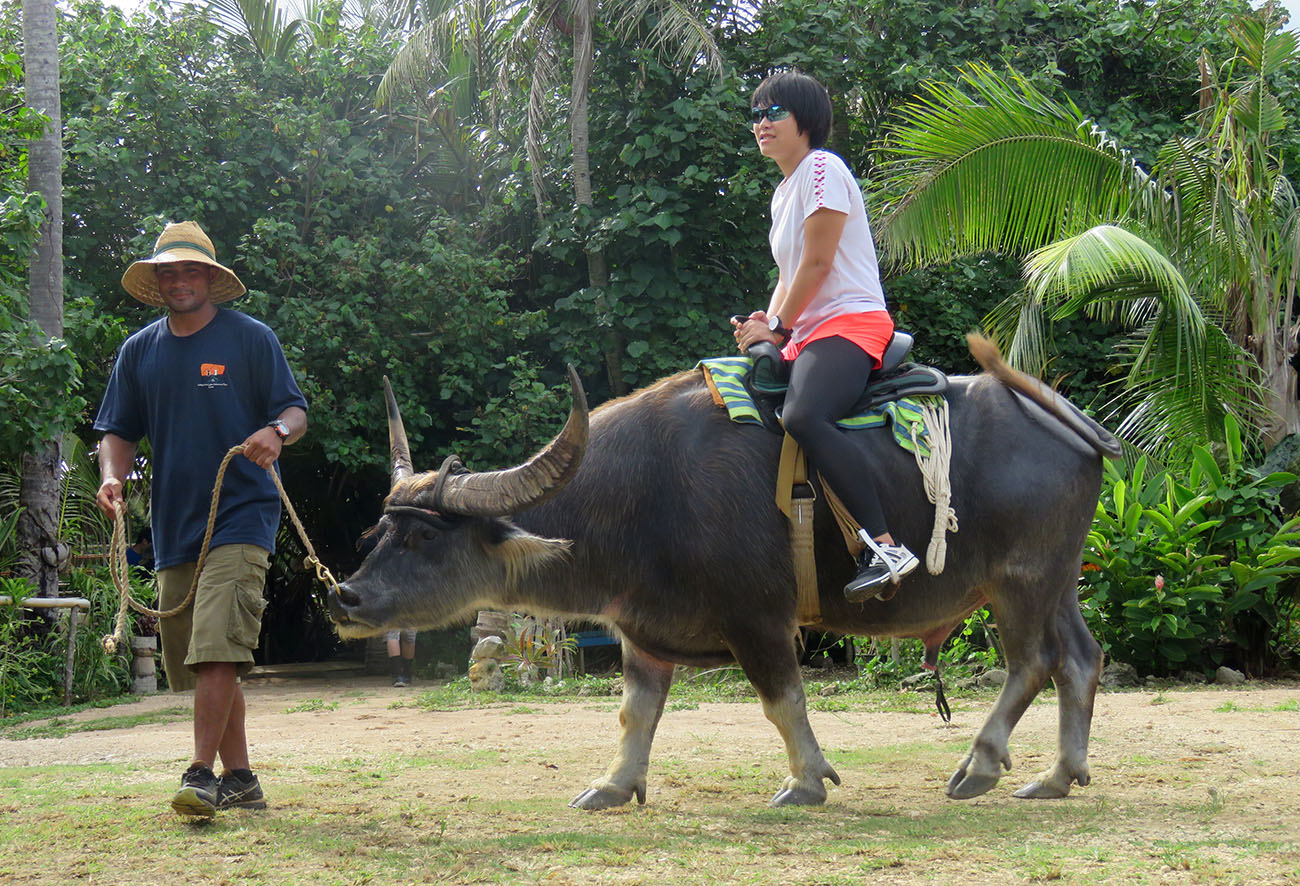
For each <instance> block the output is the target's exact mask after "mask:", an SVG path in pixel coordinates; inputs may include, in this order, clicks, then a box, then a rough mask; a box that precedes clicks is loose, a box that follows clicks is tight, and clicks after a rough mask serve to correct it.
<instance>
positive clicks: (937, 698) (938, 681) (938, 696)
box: [934, 668, 952, 723]
mask: <svg viewBox="0 0 1300 886" xmlns="http://www.w3.org/2000/svg"><path fill="white" fill-rule="evenodd" d="M934 706H935V707H936V708H938V709H939V716H940V717H942V718H943V722H945V723H951V722H952V708H950V707H948V699H947V698H945V697H944V694H943V678H942V677H940V676H939V669H938V668H935V669H934Z"/></svg>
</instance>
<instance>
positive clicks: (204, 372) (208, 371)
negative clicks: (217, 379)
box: [199, 363, 226, 378]
mask: <svg viewBox="0 0 1300 886" xmlns="http://www.w3.org/2000/svg"><path fill="white" fill-rule="evenodd" d="M225 374H226V367H225V366H223V365H222V364H220V363H204V364H203V365H202V366H200V367H199V375H201V376H203V377H204V378H211V377H213V376H215V375H225Z"/></svg>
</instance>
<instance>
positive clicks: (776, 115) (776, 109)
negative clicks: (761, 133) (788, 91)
mask: <svg viewBox="0 0 1300 886" xmlns="http://www.w3.org/2000/svg"><path fill="white" fill-rule="evenodd" d="M789 116H790V109H789V108H786V107H783V106H781V105H772V107H770V108H750V109H749V119H750V120H751V121H752V122H753V124H754V125H755V126H757V125H758V124H760V123H762V122H763V118H764V117H766V118H767V119H769V120H771V121H772V122H773V123H776V122H778V121H780V120H784V119H785V118H786V117H789Z"/></svg>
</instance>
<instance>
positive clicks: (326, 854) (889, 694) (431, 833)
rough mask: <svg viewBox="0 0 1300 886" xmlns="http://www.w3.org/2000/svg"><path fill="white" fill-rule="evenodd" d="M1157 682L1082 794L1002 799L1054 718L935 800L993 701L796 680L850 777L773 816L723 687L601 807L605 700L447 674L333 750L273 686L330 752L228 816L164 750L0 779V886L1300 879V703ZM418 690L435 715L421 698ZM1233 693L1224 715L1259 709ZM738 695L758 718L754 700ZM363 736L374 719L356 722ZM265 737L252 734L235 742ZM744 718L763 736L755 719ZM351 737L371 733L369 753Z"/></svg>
mask: <svg viewBox="0 0 1300 886" xmlns="http://www.w3.org/2000/svg"><path fill="white" fill-rule="evenodd" d="M715 689H716V690H717V691H716V695H714V696H712V697H710V696H709V695H708V694H707V693H708V692H712V691H714V690H715ZM316 691H317V690H314V689H313V690H312V694H315V692H316ZM1162 692H1163V696H1164V697H1165V698H1166V699H1167V700H1168V702H1167V705H1166V706H1165V707H1162V708H1159V709H1158V710H1155V711H1153V709H1152V708H1151V706H1150V696H1149V695H1148V696H1146V697H1139V698H1135V699H1134V700H1133V702H1132V704H1131V705H1125V706H1122V709H1121V706H1120V705H1112V706H1110V710H1108V711H1106V713H1105V717H1104V719H1103V722H1102V723H1101V724H1099V725H1098V726H1096V727H1095V728H1094V733H1095V735H1094V750H1095V753H1094V758H1093V761H1092V773H1093V776H1094V779H1095V780H1094V782H1093V784H1092V785H1091V786H1089V787H1087V788H1076V789H1075V791H1074V793H1072V794H1071V796H1070V797H1069V798H1068V799H1066V800H1062V801H1050V802H1048V801H1043V802H1027V801H1017V800H1013V799H1012V798H1011V796H1010V794H1011V791H1012V790H1014V789H1015V788H1016V787H1019V786H1020V785H1021V784H1023V783H1025V782H1026V781H1028V780H1030V779H1031V778H1032V773H1034V772H1036V771H1038V770H1039V769H1041V768H1042V767H1044V766H1046V765H1048V764H1049V763H1050V760H1051V757H1052V754H1053V747H1054V744H1055V733H1054V725H1053V726H1049V727H1047V728H1045V729H1044V728H1042V727H1039V731H1038V732H1034V731H1032V730H1029V729H1022V730H1021V731H1020V732H1018V733H1017V735H1016V736H1014V737H1013V742H1012V751H1013V754H1014V757H1015V763H1016V771H1015V772H1013V773H1010V774H1009V775H1008V776H1007V778H1006V779H1005V780H1004V782H1003V783H1001V784H999V785H998V786H997V787H996V788H995V789H994V790H993V791H992V792H990V793H989V794H988V795H986V796H985V797H981V798H979V799H976V800H973V801H969V802H956V801H952V800H949V799H947V798H946V797H945V796H944V794H943V790H942V788H943V783H944V782H945V781H946V779H947V777H948V775H949V774H950V773H951V771H952V769H953V768H954V764H955V763H956V761H957V760H958V759H960V757H961V755H962V754H963V753H964V751H965V749H966V748H967V747H969V744H970V741H971V738H972V736H973V734H974V729H975V728H977V726H978V723H979V722H981V721H982V720H983V717H984V714H985V713H986V711H987V709H988V707H989V706H990V705H991V703H992V699H993V697H994V690H978V691H975V690H971V691H963V692H962V693H961V694H960V697H961V700H962V702H963V704H962V705H961V708H962V709H965V710H966V711H968V712H970V713H969V714H968V715H966V716H964V717H963V719H964V722H963V723H962V724H961V726H960V728H952V729H948V728H945V727H942V726H938V725H936V721H935V718H934V716H933V712H932V710H931V707H930V705H931V696H930V694H929V693H928V692H899V691H895V690H875V691H866V690H859V689H849V690H843V691H838V692H836V693H832V694H829V695H826V696H821V695H810V697H809V704H810V706H812V707H815V699H823V700H824V701H825V702H826V707H825V708H824V709H823V710H822V711H821V712H819V714H818V718H816V719H818V721H819V722H820V723H821V724H822V726H823V727H825V726H834V727H835V729H830V728H826V729H821V728H819V733H821V740H822V743H823V748H824V751H825V753H826V756H827V759H828V761H829V762H830V763H831V765H832V766H834V767H835V768H836V769H837V771H838V772H839V773H840V774H841V775H843V776H844V784H843V785H842V786H841V787H834V786H829V790H830V797H829V801H828V803H827V804H826V805H825V806H821V807H815V808H794V809H785V808H782V809H772V808H768V807H767V806H766V805H765V799H766V798H767V797H769V796H771V794H772V793H773V792H774V791H775V790H776V789H777V788H778V787H779V785H780V784H781V782H782V779H784V778H785V777H786V775H787V774H788V764H787V761H786V757H785V753H784V749H783V747H782V746H781V743H780V741H779V740H777V739H776V737H775V734H774V733H769V732H768V730H770V729H771V727H770V725H769V724H766V723H765V722H764V721H762V719H761V715H759V716H757V717H755V716H753V714H752V712H750V713H748V714H747V713H746V712H745V711H742V710H741V709H739V708H738V707H735V706H733V705H731V704H725V705H723V706H719V705H718V704H717V703H718V702H731V701H737V702H739V701H742V700H743V699H741V698H740V697H739V696H736V695H734V694H732V693H731V690H730V688H729V687H726V686H725V685H724V686H722V687H721V688H718V687H705V688H701V687H700V686H698V685H697V686H694V687H692V688H691V689H689V691H687V692H686V693H685V694H683V695H674V696H673V697H672V698H670V702H669V708H668V710H669V715H666V717H665V720H664V722H663V724H662V725H661V729H660V733H661V736H660V739H659V741H657V742H656V745H655V748H654V753H653V755H652V759H651V764H650V782H649V785H648V789H649V790H648V794H649V795H648V803H647V805H645V806H638V805H636V804H635V802H633V803H631V804H629V805H627V806H624V807H620V808H618V809H614V810H608V811H606V812H603V813H584V812H579V811H577V810H573V809H569V808H567V807H566V806H565V805H564V803H565V801H567V800H568V799H569V798H571V797H573V796H574V795H576V794H577V793H578V792H579V791H581V790H582V788H583V786H584V785H585V784H586V783H587V782H588V781H589V780H590V779H592V778H595V777H598V776H599V774H600V773H601V772H602V771H603V768H604V763H605V760H606V758H604V757H603V756H598V757H597V758H596V759H593V754H592V751H591V747H592V746H593V742H591V741H590V740H587V741H586V742H585V743H584V742H582V741H579V740H577V739H578V738H579V736H577V735H576V734H575V728H574V725H573V724H574V723H575V722H577V721H578V718H579V715H580V712H587V711H589V710H592V711H602V712H609V715H610V718H611V720H612V719H616V716H617V715H616V714H615V711H616V710H617V707H618V700H617V699H616V698H613V697H608V696H604V697H596V698H591V699H585V698H583V697H580V696H570V697H567V698H565V697H553V696H551V695H546V694H543V693H541V692H538V693H535V694H522V693H516V694H511V693H506V694H502V695H501V696H496V697H492V698H487V699H485V698H482V697H473V696H471V694H470V693H469V692H468V690H467V689H465V688H463V687H460V688H458V687H452V688H451V689H450V690H445V689H439V690H433V691H430V692H428V693H424V694H423V695H422V696H421V698H420V700H419V702H418V703H417V704H412V703H411V702H412V701H413V700H407V701H405V702H404V703H403V707H405V708H407V709H408V710H407V712H406V713H404V714H403V715H402V716H401V717H400V718H399V717H394V716H392V715H391V714H388V713H386V712H385V709H384V706H385V705H386V704H387V702H386V700H385V698H386V697H385V696H383V695H382V694H380V700H378V701H377V702H372V705H371V711H370V712H368V713H367V717H366V718H364V719H363V720H362V721H361V723H360V724H352V725H353V731H352V732H351V733H349V734H348V735H347V736H346V737H343V738H338V739H337V740H336V737H337V733H335V732H334V731H333V729H334V728H336V727H338V726H341V725H345V724H347V723H350V722H351V718H352V717H353V711H352V709H351V706H350V705H349V704H348V703H347V702H346V701H345V702H344V703H343V704H342V705H341V706H339V707H338V708H337V709H335V708H332V707H325V706H322V707H316V706H315V705H316V703H321V704H324V703H323V702H321V699H319V698H308V699H306V700H299V701H298V703H297V704H295V705H294V706H293V707H291V708H288V710H287V711H286V706H287V705H288V703H289V700H288V699H285V698H276V700H275V701H276V703H275V704H274V711H273V715H274V720H275V723H276V724H277V728H280V729H282V730H285V731H287V732H289V733H290V734H295V735H296V734H297V733H295V732H294V730H300V731H302V732H303V733H304V734H305V733H307V732H309V731H322V732H328V734H329V736H330V744H329V747H330V748H331V750H330V752H328V753H306V752H303V751H302V750H301V748H298V747H294V749H293V750H285V751H284V752H282V753H280V754H278V755H274V756H270V757H267V758H264V759H260V760H258V761H257V763H256V765H257V766H258V772H259V775H260V776H261V778H262V781H263V784H264V786H265V789H266V791H267V796H268V800H269V802H270V808H268V809H267V810H265V811H262V812H255V811H243V810H241V811H234V812H224V813H222V814H220V815H219V816H218V817H217V818H216V819H215V820H214V821H212V822H211V823H208V824H196V823H191V822H187V821H184V820H182V819H180V818H179V817H177V816H175V815H173V814H172V813H171V812H170V811H169V809H168V806H167V801H168V798H169V797H170V795H171V793H172V791H173V790H175V786H176V779H177V776H178V775H179V770H180V768H182V767H183V765H184V764H183V763H181V764H179V765H178V764H176V763H175V761H167V760H161V759H160V760H159V761H158V762H148V763H111V762H99V761H93V762H87V763H85V764H82V765H59V766H12V767H9V768H5V769H0V883H4V884H6V886H9V884H13V886H46V884H49V886H55V884H58V886H64V884H68V883H88V884H98V883H104V884H118V883H131V884H133V886H135V884H139V886H155V884H156V886H172V884H175V883H178V882H184V883H187V884H197V886H219V884H230V886H235V884H237V886H272V884H274V886H280V884H294V886H299V884H301V886H355V884H395V886H405V884H412V883H416V884H424V883H447V884H533V883H546V884H567V886H577V884H583V886H586V884H597V886H603V884H620V886H622V884H654V886H688V884H704V883H710V884H711V883H725V884H745V886H778V884H779V886H831V884H834V886H866V884H875V883H881V884H893V886H938V884H945V886H946V884H961V886H1016V884H1039V883H1044V884H1052V883H1063V884H1070V886H1093V884H1097V886H1130V884H1136V886H1219V884H1242V886H1247V884H1248V886H1283V884H1290V883H1294V882H1300V829H1298V828H1297V827H1296V825H1295V823H1294V816H1293V814H1292V812H1293V809H1294V806H1295V802H1294V800H1295V797H1296V790H1295V788H1294V786H1293V782H1294V772H1295V771H1296V767H1295V765H1294V763H1295V759H1296V758H1295V754H1294V752H1293V751H1292V750H1291V749H1290V745H1289V744H1288V743H1287V741H1288V739H1287V736H1288V735H1289V734H1290V729H1292V728H1293V726H1294V724H1293V721H1294V719H1295V718H1294V715H1293V714H1291V713H1290V711H1291V710H1292V708H1290V707H1288V706H1287V701H1286V699H1287V696H1289V695H1291V694H1292V693H1293V690H1291V691H1288V692H1287V693H1286V694H1274V695H1273V696H1271V697H1270V698H1268V699H1258V701H1260V702H1264V701H1267V703H1266V704H1260V706H1259V710H1260V711H1262V712H1264V713H1263V714H1262V715H1260V714H1256V715H1254V716H1253V717H1250V718H1248V717H1239V716H1233V717H1230V718H1228V719H1230V720H1231V722H1232V724H1234V725H1233V728H1232V729H1229V728H1226V727H1225V726H1224V725H1223V724H1224V722H1225V720H1224V718H1223V717H1222V716H1221V715H1220V714H1217V713H1212V710H1213V709H1215V707H1216V706H1218V705H1220V701H1221V699H1219V698H1214V699H1204V700H1202V701H1201V702H1200V707H1199V710H1198V712H1196V713H1195V715H1192V716H1190V717H1189V719H1188V720H1186V721H1182V722H1180V723H1179V724H1178V725H1177V728H1168V730H1167V732H1162V731H1161V730H1162V729H1163V728H1166V727H1168V726H1169V724H1171V723H1172V722H1173V721H1172V720H1171V718H1177V717H1185V716H1189V715H1186V714H1183V713H1180V712H1179V710H1178V709H1179V707H1180V704H1183V703H1185V701H1186V699H1184V698H1183V697H1182V696H1181V695H1179V694H1176V693H1173V692H1170V691H1169V690H1163V691H1162ZM440 693H441V694H440ZM306 694H307V693H299V694H298V695H297V696H294V698H295V699H301V698H302V696H303V695H306ZM953 695H958V693H956V692H954V693H953ZM327 697H328V696H327ZM342 697H343V698H345V699H346V698H347V696H342ZM426 697H432V698H436V699H438V701H437V705H427V702H426V701H425V700H424V699H425V698H426ZM1232 697H1233V698H1234V699H1236V702H1237V704H1239V705H1242V706H1243V707H1242V708H1241V709H1246V708H1245V707H1244V705H1245V704H1246V703H1249V702H1253V701H1256V699H1254V698H1251V697H1250V696H1246V697H1245V698H1244V699H1243V697H1242V696H1241V695H1240V694H1234V695H1233V696H1232ZM1279 699H1282V700H1281V701H1279ZM556 702H564V703H565V704H556ZM746 703H747V704H748V705H750V706H751V708H756V707H757V705H756V704H755V702H754V701H753V700H752V699H750V700H747V701H746ZM841 705H842V706H843V707H841ZM262 706H263V709H265V708H266V707H269V706H270V705H269V704H268V702H267V701H265V700H264V701H263V704H262ZM452 706H454V707H452ZM298 708H302V709H303V710H315V711H318V713H319V719H317V718H299V717H293V716H285V714H286V713H292V712H295V710H296V709H298ZM891 708H899V709H901V710H900V711H899V712H898V713H895V712H893V711H892V710H891ZM175 710H180V709H175ZM426 712H427V713H426ZM864 712H865V713H869V714H873V715H874V714H880V715H881V716H880V717H874V716H873V717H863V716H862V713H864ZM159 713H160V714H161V713H165V712H159ZM182 713H183V714H184V715H185V716H188V713H187V712H185V711H182ZM375 714H378V716H375ZM917 714H924V715H926V716H925V717H924V718H922V717H918V716H916V715H917ZM1121 714H1122V715H1123V717H1124V718H1125V719H1122V720H1121V719H1118V718H1119V717H1120V716H1121ZM1038 715H1039V717H1040V720H1041V719H1045V718H1052V716H1053V714H1052V712H1050V711H1047V712H1044V711H1039V712H1038ZM1031 717H1032V713H1031ZM101 719H103V720H109V719H113V720H117V719H119V718H101ZM121 719H123V720H125V718H121ZM880 720H885V721H888V722H890V723H891V724H894V723H897V728H893V727H892V725H891V728H889V729H882V728H879V727H878V726H877V727H876V729H875V731H874V732H873V733H872V735H873V736H874V738H873V739H871V740H865V739H864V738H863V735H862V733H861V732H860V731H859V730H858V728H857V727H858V724H864V725H863V727H862V728H869V727H867V726H866V725H865V724H869V723H871V724H878V723H879V722H880ZM1248 720H1249V721H1250V722H1249V723H1248V722H1246V721H1248ZM592 721H593V718H592V717H590V716H588V717H587V718H586V719H585V720H582V721H581V722H583V723H586V724H590V723H591V722H592ZM1198 721H1199V726H1198ZM89 722H94V721H89ZM745 722H749V723H751V724H754V725H753V727H752V729H751V731H750V732H742V731H740V729H739V726H738V725H737V724H739V723H745ZM1273 722H1276V724H1277V728H1278V729H1281V730H1284V731H1282V732H1278V733H1277V736H1278V740H1277V741H1270V740H1262V739H1260V738H1257V737H1255V736H1254V735H1252V736H1251V737H1250V739H1249V740H1242V741H1235V743H1234V739H1233V736H1232V735H1231V734H1230V733H1233V732H1234V730H1235V728H1236V727H1237V726H1242V727H1243V728H1246V727H1249V728H1258V729H1264V728H1271V727H1266V726H1260V725H1257V724H1259V723H1265V724H1267V723H1273ZM846 725H851V726H853V727H854V728H852V729H849V728H846ZM376 726H382V727H383V728H382V729H380V730H379V731H376V732H367V731H366V730H368V729H370V728H372V727H376ZM399 727H405V730H404V731H400V732H399ZM611 727H612V724H611ZM1200 727H1204V728H1200ZM107 728H113V727H107ZM263 728H264V727H260V726H259V725H258V724H253V725H252V727H251V730H250V734H253V735H257V734H259V732H260V731H261V730H262V729H263ZM759 728H761V729H763V730H764V732H763V740H762V741H758V740H756V739H755V735H756V733H755V732H753V730H754V729H759ZM584 729H586V730H587V731H588V732H589V731H590V726H589V725H587V726H585V727H584ZM611 732H612V729H611ZM262 734H265V733H262ZM1260 735H1264V736H1267V735H1269V733H1260ZM368 736H374V738H375V739H376V741H375V742H374V743H363V742H364V741H366V740H367V737H368ZM399 736H400V738H399ZM586 737H587V738H588V739H589V736H586ZM100 738H101V737H98V736H95V737H86V738H85V739H76V738H75V737H74V738H73V740H74V741H76V740H82V741H85V742H87V744H89V743H91V742H93V741H96V740H100ZM394 739H399V740H394ZM1170 746H1172V747H1173V748H1174V749H1175V750H1174V752H1173V753H1170V752H1168V750H1167V748H1168V747H1170ZM339 748H344V750H339ZM1243 748H1245V749H1248V750H1249V754H1250V756H1249V757H1244V756H1242V753H1241V750H1242V749H1243ZM609 750H610V751H611V752H612V750H613V749H612V748H610V749H609ZM602 753H603V752H602ZM70 759H79V758H78V757H76V756H73V757H70ZM86 759H88V760H89V759H91V758H86Z"/></svg>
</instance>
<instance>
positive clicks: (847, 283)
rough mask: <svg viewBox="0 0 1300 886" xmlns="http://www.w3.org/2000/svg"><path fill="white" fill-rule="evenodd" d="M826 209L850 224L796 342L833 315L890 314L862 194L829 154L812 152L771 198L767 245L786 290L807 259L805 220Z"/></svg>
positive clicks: (801, 319)
mask: <svg viewBox="0 0 1300 886" xmlns="http://www.w3.org/2000/svg"><path fill="white" fill-rule="evenodd" d="M822 207H827V208H829V209H834V210H836V211H837V212H842V213H844V214H845V215H847V216H848V220H847V221H846V222H845V223H844V234H843V235H842V236H841V237H840V244H839V248H838V249H837V250H836V252H835V259H834V260H833V261H832V262H831V270H830V273H829V274H827V275H826V279H825V280H824V281H823V282H822V285H821V288H819V289H818V290H817V293H816V295H814V296H813V299H812V301H811V302H809V303H808V306H807V307H806V308H804V309H803V313H801V314H800V315H799V316H798V318H796V319H795V322H794V327H793V328H794V335H793V336H792V338H793V340H794V341H802V340H803V339H805V338H807V337H808V336H809V335H810V334H812V332H813V330H814V329H816V328H817V327H818V326H820V325H821V324H822V323H824V322H826V321H827V320H829V319H831V318H832V317H838V316H840V315H841V314H857V313H861V312H864V311H883V310H886V308H885V292H884V290H883V289H882V288H881V286H880V266H879V264H878V263H877V261H876V244H875V242H874V241H873V240H872V238H871V225H870V224H869V223H868V222H867V209H866V207H865V206H864V205H863V203H862V190H861V189H860V188H859V187H858V183H857V180H855V179H854V178H853V174H852V173H851V172H849V168H848V166H846V165H845V164H844V161H843V160H841V159H840V158H839V157H838V156H836V155H835V154H832V153H831V152H830V151H824V150H817V151H811V152H810V153H809V154H808V155H807V156H806V157H804V158H803V160H801V161H800V162H799V166H798V168H797V169H795V171H794V174H793V175H791V176H790V177H789V178H787V179H786V180H785V181H783V182H781V184H779V185H777V187H776V192H775V193H774V194H773V195H772V230H771V231H770V232H769V234H768V242H769V243H770V244H771V246H772V257H773V258H775V259H776V266H777V268H778V269H780V271H781V279H782V280H784V281H785V283H786V285H787V286H789V285H790V283H791V281H793V280H794V272H795V270H796V269H797V268H798V267H799V259H800V257H801V256H802V255H803V243H804V220H805V219H807V218H808V216H810V215H812V214H813V213H814V212H816V211H817V210H818V209H821V208H822ZM781 319H782V321H784V322H785V323H786V324H787V325H788V324H789V322H790V318H788V317H782V318H781Z"/></svg>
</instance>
